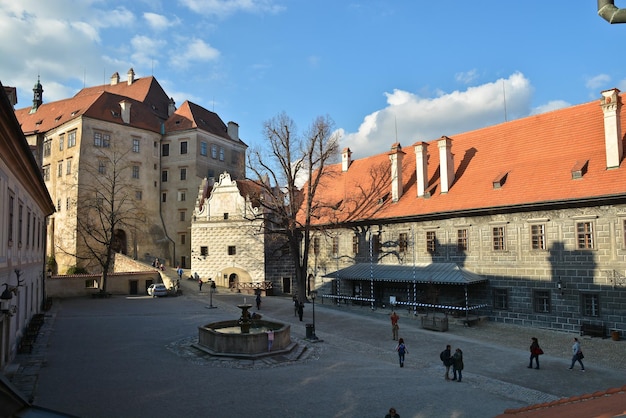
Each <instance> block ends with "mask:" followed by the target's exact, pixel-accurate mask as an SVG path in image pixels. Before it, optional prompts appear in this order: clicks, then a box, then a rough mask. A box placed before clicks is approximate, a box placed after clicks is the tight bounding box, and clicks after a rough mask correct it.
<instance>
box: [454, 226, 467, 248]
mask: <svg viewBox="0 0 626 418" xmlns="http://www.w3.org/2000/svg"><path fill="white" fill-rule="evenodd" d="M467 248H468V242H467V229H457V231H456V249H457V251H459V252H463V251H467Z"/></svg>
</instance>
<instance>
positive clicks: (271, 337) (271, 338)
mask: <svg viewBox="0 0 626 418" xmlns="http://www.w3.org/2000/svg"><path fill="white" fill-rule="evenodd" d="M273 344H274V331H273V330H271V329H270V330H268V331H267V351H268V352H269V351H272V345H273Z"/></svg>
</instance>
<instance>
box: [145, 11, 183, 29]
mask: <svg viewBox="0 0 626 418" xmlns="http://www.w3.org/2000/svg"><path fill="white" fill-rule="evenodd" d="M143 18H144V19H145V20H146V22H148V25H149V26H150V27H151V28H152V30H155V31H162V30H165V29H167V28H169V27H172V26H176V25H178V24H180V19H179V18H174V19H172V20H169V19H168V18H167V17H165V16H163V15H159V14H156V13H150V12H146V13H144V14H143Z"/></svg>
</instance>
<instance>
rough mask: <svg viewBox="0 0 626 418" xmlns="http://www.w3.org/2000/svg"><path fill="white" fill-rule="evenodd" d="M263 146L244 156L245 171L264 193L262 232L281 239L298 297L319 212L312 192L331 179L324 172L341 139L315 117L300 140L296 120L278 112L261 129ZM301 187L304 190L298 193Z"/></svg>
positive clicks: (329, 124)
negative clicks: (292, 269)
mask: <svg viewBox="0 0 626 418" xmlns="http://www.w3.org/2000/svg"><path fill="white" fill-rule="evenodd" d="M263 133H264V137H265V141H266V142H265V143H264V145H265V146H264V147H261V148H259V149H256V150H252V151H251V152H249V153H248V162H247V165H248V168H249V169H250V171H251V172H252V173H254V175H255V176H256V179H255V181H256V182H257V183H258V185H259V186H260V187H261V189H262V193H263V195H262V198H261V199H259V202H260V206H261V208H262V209H263V210H262V211H260V212H259V213H261V214H262V216H263V217H264V221H265V223H264V232H265V233H266V234H269V235H281V236H282V237H283V238H284V240H285V243H286V245H287V246H288V247H289V254H290V256H291V259H292V261H293V263H294V267H295V275H296V277H295V283H296V285H295V287H296V289H297V290H298V295H299V297H300V298H302V297H303V295H305V294H306V293H305V292H306V279H307V269H308V260H309V248H310V245H309V244H310V240H311V229H312V219H314V218H315V217H316V216H318V212H319V210H320V207H319V206H318V205H317V202H316V193H317V191H318V188H319V187H320V185H321V184H322V183H323V182H324V181H325V180H327V178H328V177H329V176H330V171H329V170H328V167H329V165H330V164H332V163H334V162H336V161H337V157H338V155H339V153H338V150H339V134H337V133H336V132H335V131H334V123H333V121H332V120H331V119H330V118H329V117H328V116H326V117H318V118H316V119H315V120H314V121H313V123H312V124H311V126H310V127H309V129H308V130H307V131H306V132H305V134H304V135H302V136H300V135H298V134H297V131H296V127H295V123H294V121H293V120H292V119H291V118H290V117H289V116H287V115H286V114H285V113H281V114H279V115H277V116H275V117H274V118H272V119H270V120H268V121H266V122H265V123H264V126H263ZM300 187H303V188H302V189H301V188H300Z"/></svg>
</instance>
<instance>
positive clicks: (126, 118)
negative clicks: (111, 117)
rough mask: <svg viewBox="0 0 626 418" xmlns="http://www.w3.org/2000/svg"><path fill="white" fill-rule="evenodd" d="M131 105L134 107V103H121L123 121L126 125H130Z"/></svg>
mask: <svg viewBox="0 0 626 418" xmlns="http://www.w3.org/2000/svg"><path fill="white" fill-rule="evenodd" d="M130 105H132V103H131V102H127V101H126V100H122V101H121V102H120V108H121V109H122V112H121V116H122V121H123V122H124V123H126V124H129V123H130Z"/></svg>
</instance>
